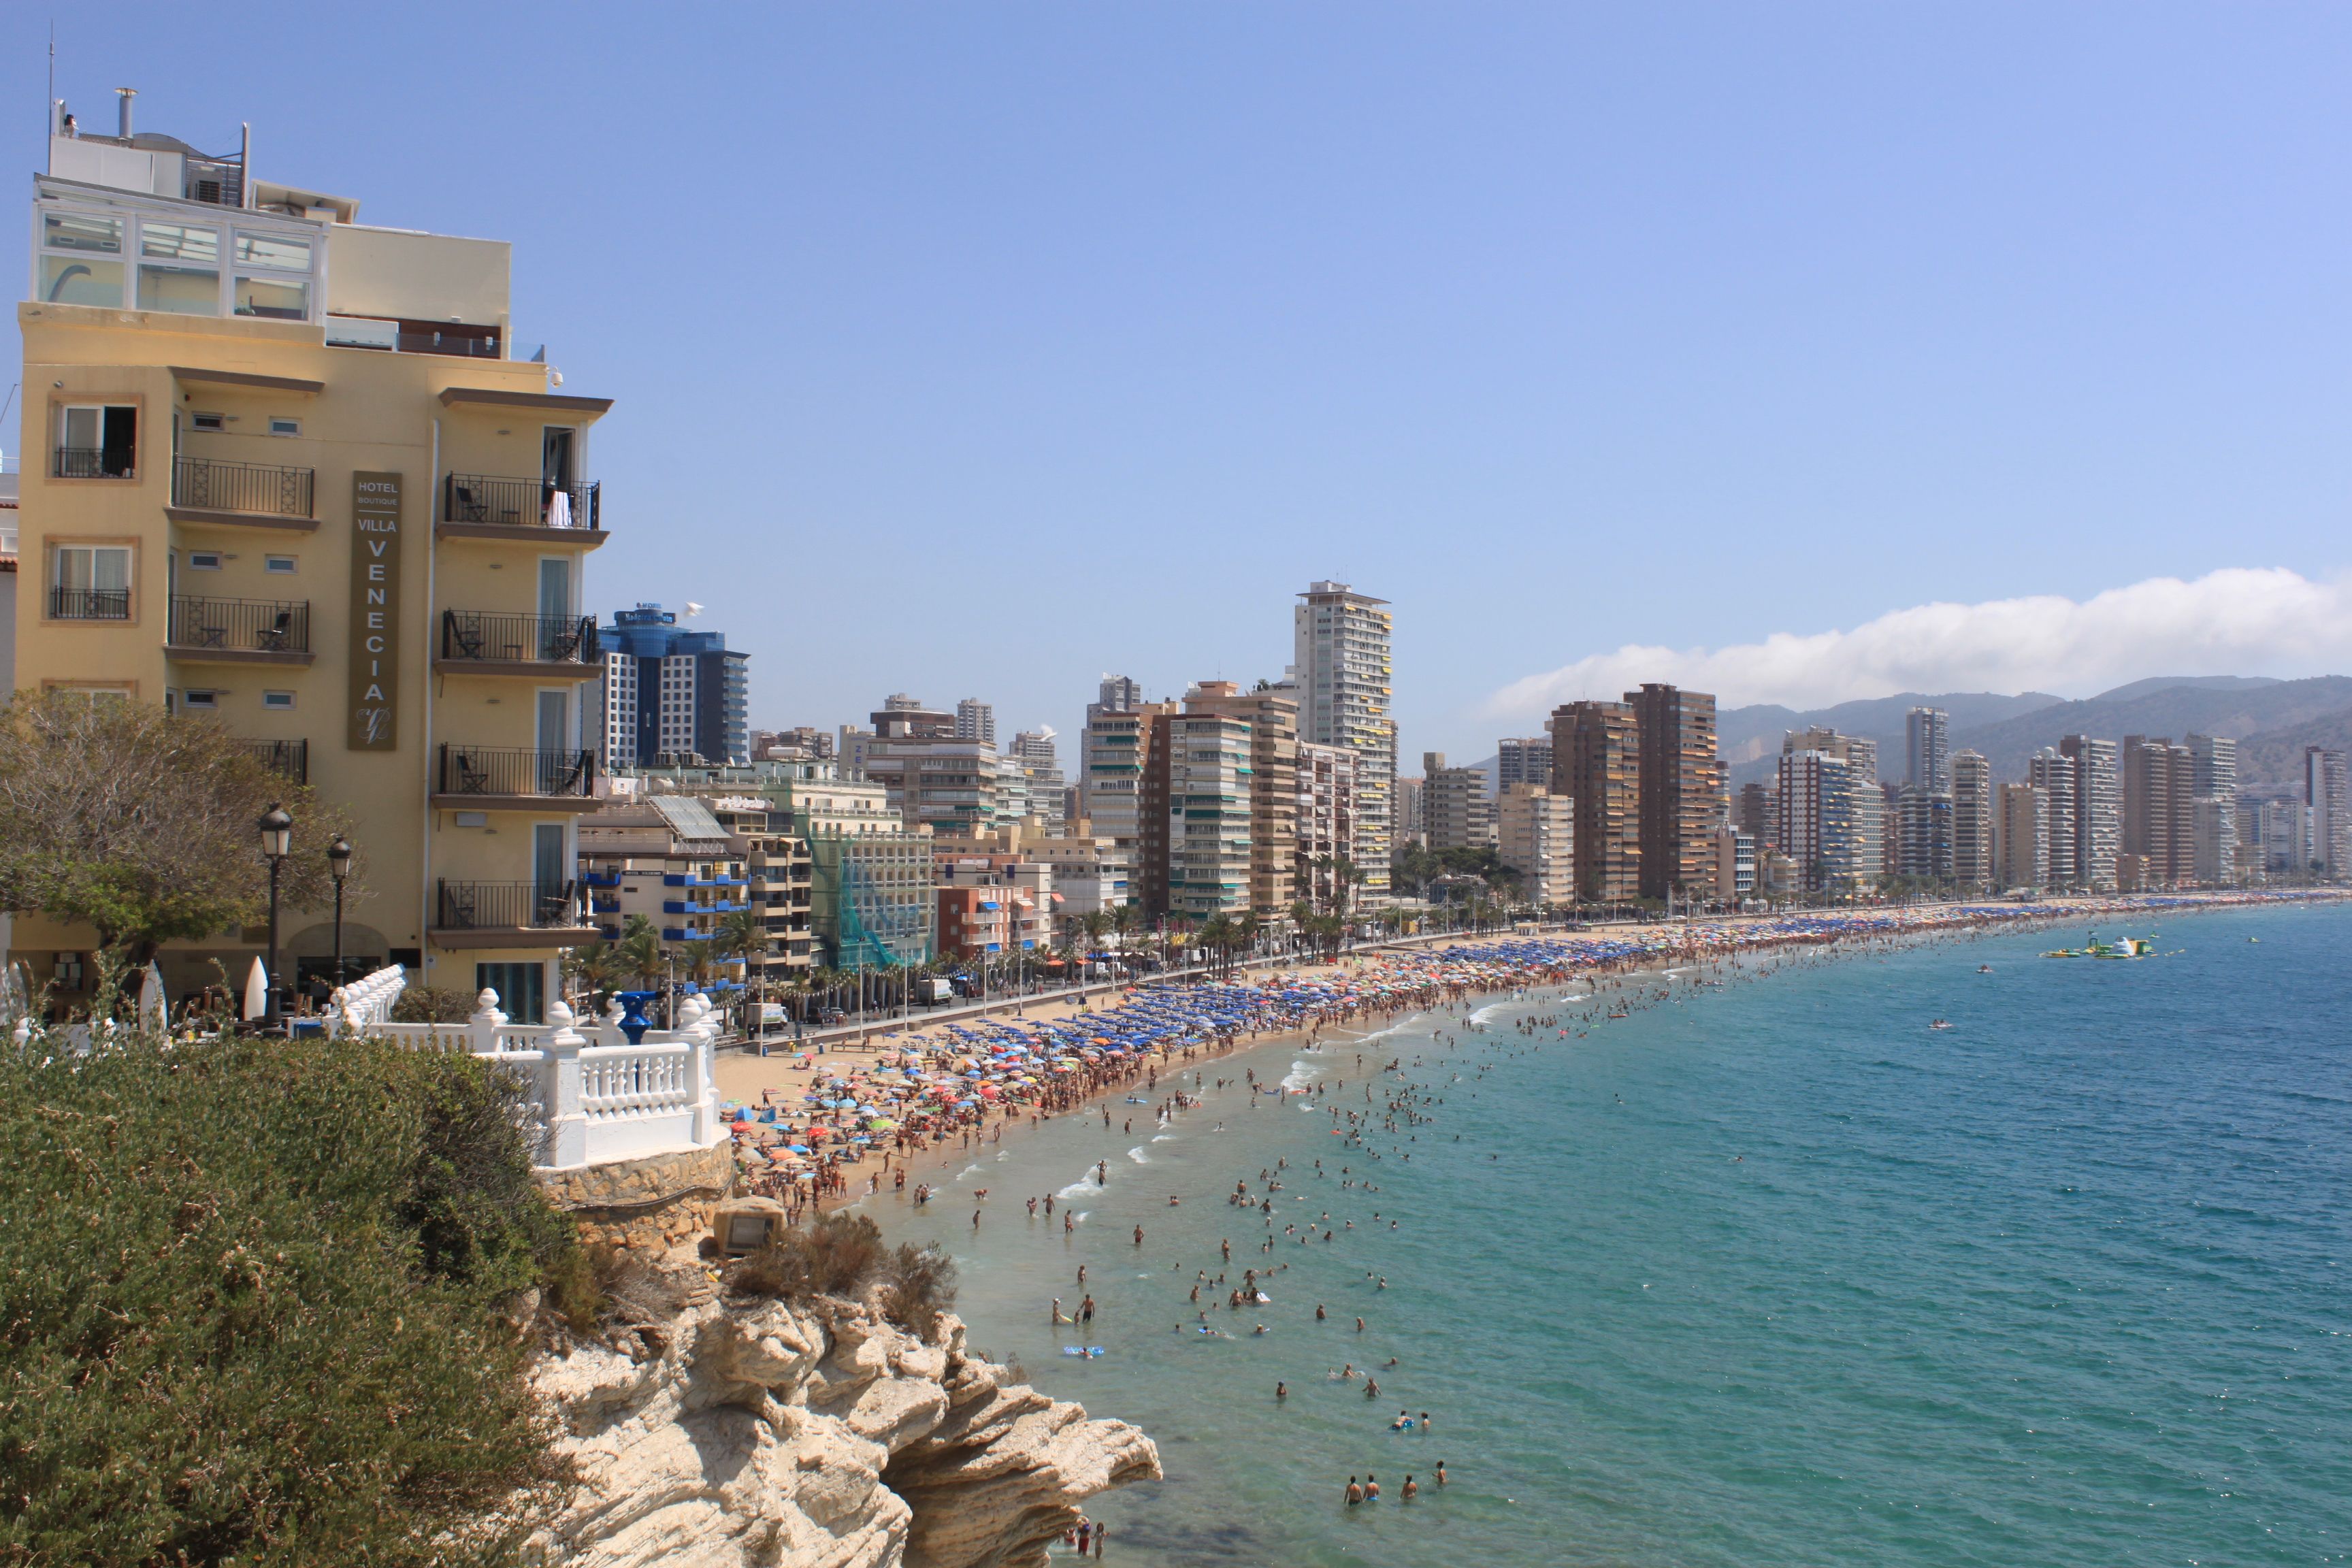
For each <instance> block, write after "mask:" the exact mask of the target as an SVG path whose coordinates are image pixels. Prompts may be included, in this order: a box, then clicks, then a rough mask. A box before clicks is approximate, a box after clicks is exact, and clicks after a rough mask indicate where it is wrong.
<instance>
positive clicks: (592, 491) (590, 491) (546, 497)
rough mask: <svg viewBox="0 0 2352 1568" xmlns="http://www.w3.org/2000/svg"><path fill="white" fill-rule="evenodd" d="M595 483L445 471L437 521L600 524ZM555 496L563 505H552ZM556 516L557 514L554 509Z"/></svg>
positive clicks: (525, 525) (541, 525) (598, 488)
mask: <svg viewBox="0 0 2352 1568" xmlns="http://www.w3.org/2000/svg"><path fill="white" fill-rule="evenodd" d="M602 489H603V487H602V486H601V485H596V484H590V483H585V482H583V483H578V484H569V485H557V484H551V483H550V482H548V481H547V480H545V479H499V478H497V477H496V476H494V475H489V474H451V475H449V476H448V477H447V478H446V479H443V480H442V481H441V521H444V522H488V523H499V524H503V525H504V526H506V527H509V528H592V529H593V528H602V527H604V521H603V520H602V509H601V492H602ZM558 496H562V498H564V500H563V505H562V507H561V508H559V507H558V506H557V505H556V504H555V499H556V497H558ZM559 513H562V515H561V516H559V515H558V514H559Z"/></svg>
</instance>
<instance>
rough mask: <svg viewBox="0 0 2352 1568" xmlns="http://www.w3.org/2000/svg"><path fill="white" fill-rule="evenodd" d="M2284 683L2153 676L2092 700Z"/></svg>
mask: <svg viewBox="0 0 2352 1568" xmlns="http://www.w3.org/2000/svg"><path fill="white" fill-rule="evenodd" d="M2281 684H2283V683H2282V682H2281V681H2280V679H2278V677H2276V676H2274V675H2151V676H2149V677H2148V678H2147V679H2146V680H2135V681H2133V682H2132V683H2131V684H2130V685H2129V686H2118V687H2116V689H2114V690H2113V691H2102V692H2100V693H2099V694H2098V695H2097V696H2096V697H2094V698H2092V699H2091V700H2092V701H2094V702H2128V701H2130V700H2132V699H2133V698H2135V697H2147V696H2148V695H2150V694H2152V693H2154V692H2158V691H2162V690H2165V689H2168V688H2169V687H2175V686H2195V687H2199V688H2201V689H2204V690H2207V691H2245V690H2249V689H2252V688H2253V687H2257V686H2278V685H2281ZM2135 733H2137V731H2135Z"/></svg>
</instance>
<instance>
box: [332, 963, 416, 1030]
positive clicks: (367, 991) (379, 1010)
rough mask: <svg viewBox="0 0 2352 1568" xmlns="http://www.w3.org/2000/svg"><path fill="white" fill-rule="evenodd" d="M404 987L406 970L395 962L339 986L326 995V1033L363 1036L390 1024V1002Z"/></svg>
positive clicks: (397, 997) (397, 996)
mask: <svg viewBox="0 0 2352 1568" xmlns="http://www.w3.org/2000/svg"><path fill="white" fill-rule="evenodd" d="M407 986H408V971H406V970H405V969H403V968H402V967H401V966H400V965H399V964H397V963H388V964H386V965H384V967H383V968H382V969H379V970H377V971H376V972H375V973H373V974H369V975H367V976H365V977H364V978H362V979H359V980H354V981H352V982H351V983H350V984H346V985H338V986H337V987H335V991H334V994H332V995H331V996H330V997H328V998H327V1033H329V1034H330V1035H345V1034H352V1035H362V1034H367V1033H370V1032H371V1031H373V1030H374V1029H376V1028H378V1027H379V1026H383V1025H385V1024H389V1023H391V1022H392V1007H393V1004H394V1003H395V1002H397V1001H399V1000H400V994H401V992H403V991H404V990H405V989H407Z"/></svg>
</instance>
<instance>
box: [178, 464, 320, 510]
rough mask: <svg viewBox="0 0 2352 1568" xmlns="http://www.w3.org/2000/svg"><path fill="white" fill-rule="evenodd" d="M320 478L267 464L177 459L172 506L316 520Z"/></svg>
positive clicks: (310, 471)
mask: <svg viewBox="0 0 2352 1568" xmlns="http://www.w3.org/2000/svg"><path fill="white" fill-rule="evenodd" d="M317 477H318V476H317V472H316V470H314V469H310V468H272V467H270V466H269V465H268V464H267V463H224V462H219V461H216V460H215V459H214V458H173V459H172V504H173V506H184V507H190V508H193V509H194V510H199V511H242V512H250V513H253V514H255V515H257V516H263V517H315V516H316V515H317V513H315V512H314V511H312V510H311V509H310V498H311V493H312V491H313V489H315V488H316V480H317Z"/></svg>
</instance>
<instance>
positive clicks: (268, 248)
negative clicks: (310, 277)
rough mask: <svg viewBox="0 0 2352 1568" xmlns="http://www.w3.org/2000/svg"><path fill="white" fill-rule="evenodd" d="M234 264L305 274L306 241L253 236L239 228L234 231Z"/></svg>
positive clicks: (306, 269)
mask: <svg viewBox="0 0 2352 1568" xmlns="http://www.w3.org/2000/svg"><path fill="white" fill-rule="evenodd" d="M236 264H237V265H238V266H239V267H268V268H276V269H278V271H281V272H308V271H310V241H309V240H307V239H296V238H294V237H291V236H289V235H276V234H255V233H253V232H252V231H251V230H249V229H242V228H241V229H238V230H237V231H236Z"/></svg>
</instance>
